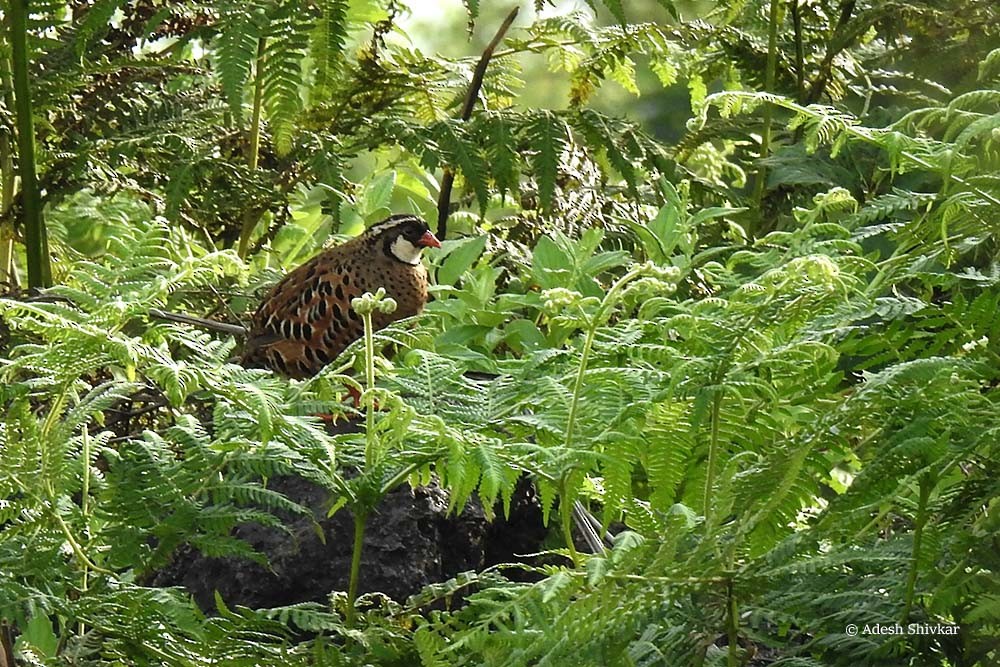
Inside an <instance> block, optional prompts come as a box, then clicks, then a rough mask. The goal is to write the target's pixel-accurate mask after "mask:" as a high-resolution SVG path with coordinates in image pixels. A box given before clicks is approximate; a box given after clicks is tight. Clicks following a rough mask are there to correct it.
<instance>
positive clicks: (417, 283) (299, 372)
mask: <svg viewBox="0 0 1000 667" xmlns="http://www.w3.org/2000/svg"><path fill="white" fill-rule="evenodd" d="M426 247H433V248H439V247H441V243H440V242H439V241H438V240H437V237H435V236H434V234H432V233H431V231H430V229H428V227H427V224H426V223H425V222H424V221H423V220H421V219H420V218H418V217H416V216H413V215H394V216H392V217H390V218H387V219H386V220H383V221H382V222H380V223H378V224H376V225H373V226H372V227H371V228H369V229H368V230H367V231H365V232H364V233H363V234H361V236H358V237H357V238H355V239H352V240H350V241H348V242H347V243H344V244H342V245H339V246H336V247H334V248H330V249H329V250H326V251H324V252H321V253H320V254H318V255H316V257H314V258H312V259H311V260H309V261H308V262H306V263H305V264H303V265H302V266H300V267H299V268H297V269H295V270H294V271H292V272H291V273H289V274H288V275H287V276H285V278H284V279H283V280H281V282H279V283H278V284H277V285H275V286H274V288H273V289H272V290H271V291H270V293H269V294H268V295H267V297H265V298H264V301H263V302H262V303H261V304H260V307H259V308H258V309H257V312H256V314H254V317H253V323H252V324H251V327H250V331H249V334H248V336H247V341H246V346H245V347H244V352H243V363H244V365H246V366H258V367H261V366H262V367H266V368H270V369H272V370H274V371H277V372H279V373H283V374H285V375H288V376H290V377H293V378H305V377H310V376H312V375H315V374H316V373H318V372H319V371H320V370H321V369H322V368H323V367H324V366H325V365H326V364H328V363H330V362H331V361H333V360H334V359H335V358H336V357H337V355H339V354H340V353H341V352H343V351H344V348H346V347H347V346H348V345H350V344H351V343H352V342H354V341H355V340H357V339H358V338H361V336H362V335H363V334H364V325H363V323H362V320H361V317H360V316H359V315H358V314H357V313H356V312H354V310H353V309H352V308H351V299H353V298H355V297H358V296H361V295H362V294H364V293H365V292H375V291H376V290H377V289H378V288H379V287H384V288H385V291H386V294H387V295H388V296H390V297H392V298H393V299H395V300H396V302H397V303H398V308H397V309H396V311H395V312H394V313H391V314H385V313H381V312H377V311H376V312H375V313H373V314H372V324H373V325H374V327H375V329H376V330H377V329H381V328H383V327H385V326H387V325H388V324H390V323H391V322H394V321H396V320H399V319H402V318H404V317H411V316H413V315H416V314H417V313H419V312H420V311H421V310H423V307H424V304H425V303H426V302H427V269H425V268H424V266H423V264H421V263H420V255H421V252H422V251H423V249H424V248H426Z"/></svg>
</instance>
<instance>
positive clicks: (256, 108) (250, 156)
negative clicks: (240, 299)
mask: <svg viewBox="0 0 1000 667" xmlns="http://www.w3.org/2000/svg"><path fill="white" fill-rule="evenodd" d="M266 43H267V40H266V39H264V38H263V37H261V38H259V39H258V40H257V60H256V61H255V65H254V85H253V115H252V116H251V118H250V138H249V141H248V146H247V166H249V167H250V171H257V165H258V164H259V162H260V117H261V107H262V106H263V102H264V77H263V76H262V75H261V71H262V70H263V64H264V47H265V45H266ZM260 218H261V215H260V213H258V211H257V209H256V207H251V208H250V209H248V210H247V211H246V213H244V216H243V226H242V227H241V228H240V240H239V244H238V245H237V248H236V254H237V255H239V256H240V258H241V259H242V258H244V257H246V256H247V250H249V248H250V236H251V235H252V234H253V230H254V229H256V227H257V223H258V222H260Z"/></svg>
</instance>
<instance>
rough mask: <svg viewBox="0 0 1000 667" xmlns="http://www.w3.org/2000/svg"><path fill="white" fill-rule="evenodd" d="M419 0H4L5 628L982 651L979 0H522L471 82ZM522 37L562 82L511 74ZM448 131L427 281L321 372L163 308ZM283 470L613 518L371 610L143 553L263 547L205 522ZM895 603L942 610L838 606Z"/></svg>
mask: <svg viewBox="0 0 1000 667" xmlns="http://www.w3.org/2000/svg"><path fill="white" fill-rule="evenodd" d="M403 4H404V3H399V2H395V1H393V0H367V1H366V0H352V1H350V2H348V1H345V0H321V1H319V2H306V1H305V0H253V1H251V2H245V3H236V2H219V3H160V2H153V1H147V0H136V1H135V2H125V1H124V0H97V1H96V2H93V3H90V2H72V1H71V2H63V1H62V0H47V1H46V2H32V3H31V9H32V14H31V20H32V24H31V25H29V28H28V35H27V36H28V44H29V47H30V49H32V50H33V54H34V59H33V61H32V63H33V64H32V67H33V68H34V69H33V70H32V74H33V76H32V84H33V94H34V96H35V99H34V102H35V114H36V125H37V128H36V130H37V133H38V138H37V139H38V141H37V143H38V147H37V151H38V155H37V162H38V170H39V173H38V176H39V180H40V183H41V185H42V187H43V189H44V192H45V196H46V202H45V203H46V208H45V219H46V224H47V227H48V232H49V236H50V244H51V248H52V260H53V271H52V273H53V278H54V281H55V283H56V286H55V287H52V288H51V289H49V290H46V291H45V292H44V293H43V294H42V295H41V296H40V297H39V296H30V295H28V294H26V293H24V292H20V291H18V290H16V289H14V288H15V287H16V282H17V279H18V272H19V271H23V269H22V267H24V266H25V261H30V253H25V249H24V246H23V244H21V243H20V242H15V241H19V240H20V234H21V230H20V229H19V228H17V227H16V226H15V224H14V221H15V220H17V219H19V215H21V213H22V211H23V210H24V202H23V201H22V199H21V197H20V193H19V192H18V191H17V189H16V187H15V178H14V164H15V160H16V158H17V155H16V151H15V143H14V142H12V141H9V137H10V136H12V132H13V130H14V116H13V105H12V103H11V102H12V89H11V88H10V87H8V84H7V72H8V71H9V67H7V64H8V63H9V62H10V57H9V56H10V51H9V44H10V42H11V35H10V29H9V28H8V30H7V32H6V33H5V36H4V41H3V42H2V43H0V47H2V48H0V59H2V60H3V67H0V73H2V74H3V86H4V87H3V96H2V97H0V179H2V183H0V185H2V188H0V194H2V195H3V201H2V202H0V224H2V225H3V239H2V241H3V243H2V247H0V250H2V252H0V260H2V261H0V274H2V276H3V277H5V278H6V279H7V280H8V283H9V284H10V286H11V288H12V289H11V290H9V294H8V295H7V296H6V297H4V298H2V299H0V316H2V318H3V322H4V323H5V329H4V332H3V334H4V335H3V341H2V343H3V346H2V349H0V353H2V366H0V397H2V400H3V405H4V409H5V416H4V420H3V422H2V423H0V530H2V532H0V573H2V575H3V576H2V577H0V617H2V619H3V621H4V625H3V626H2V627H0V643H2V646H3V649H4V650H6V649H11V650H12V651H13V655H14V659H15V664H32V665H34V664H38V665H63V664H78V665H117V664H139V665H146V664H149V665H193V664H208V663H212V662H215V663H218V664H226V665H229V664H232V665H240V664H247V665H254V664H264V665H270V664H281V665H313V664H315V665H327V664H379V665H383V664H384V665H415V664H422V665H427V666H432V665H457V664H461V665H466V664H467V665H479V664H488V665H494V664H495V665H703V664H704V665H708V664H719V665H721V664H726V665H745V664H775V665H786V666H793V665H794V666H797V667H798V666H802V667H805V666H812V665H849V664H872V665H974V664H984V665H989V664H996V662H997V661H1000V653H998V651H1000V649H998V648H997V646H998V638H1000V577H998V574H997V573H998V570H1000V538H998V535H1000V517H998V511H1000V501H998V495H1000V494H998V492H1000V451H998V444H997V442H998V437H997V436H998V434H1000V409H998V400H1000V390H998V387H1000V356H998V353H1000V318H998V317H997V312H998V310H1000V263H998V260H997V257H998V251H1000V244H998V238H997V233H998V229H1000V180H998V178H997V176H996V174H997V172H998V170H1000V48H998V47H1000V9H998V8H997V7H996V6H995V3H993V2H986V1H984V0H972V1H970V2H962V3H958V2H955V3H947V2H933V1H931V0H927V1H926V2H907V3H899V2H895V1H894V0H864V1H861V0H859V1H857V2H855V1H854V0H845V1H843V2H828V1H826V0H819V1H817V2H797V1H793V2H791V3H787V2H786V3H779V2H776V1H772V2H763V1H749V2H738V3H732V4H725V5H719V6H718V7H716V6H715V5H714V4H713V3H702V4H699V5H694V4H690V5H689V4H686V3H680V2H678V3H673V2H668V1H661V2H658V3H656V5H657V6H656V10H657V11H662V14H663V16H665V17H671V18H670V23H638V22H630V21H635V20H636V18H637V17H636V16H634V15H633V12H632V10H631V9H630V6H629V5H630V4H631V3H623V2H611V1H610V0H606V1H605V2H604V3H603V5H601V6H600V7H597V6H596V5H597V3H591V4H592V5H594V6H595V9H599V10H600V13H599V14H598V15H599V16H604V14H603V12H608V15H607V17H606V18H608V21H607V24H608V25H605V26H601V25H600V21H596V20H594V19H593V17H592V16H591V15H588V14H569V15H566V14H560V13H558V12H555V11H553V10H552V9H551V8H549V11H548V13H547V14H541V15H539V16H540V17H536V18H535V19H534V20H531V21H528V20H522V21H521V27H515V28H514V29H513V30H512V31H511V32H510V34H509V35H508V36H507V38H506V40H505V42H504V45H503V47H502V48H501V49H500V50H499V51H498V52H497V54H496V57H495V59H494V61H493V63H492V64H491V67H490V70H489V72H488V74H487V77H486V83H485V86H484V87H483V91H482V95H481V97H482V100H481V101H482V105H481V107H480V108H479V109H478V110H477V112H476V113H475V114H474V115H473V117H472V118H471V120H470V121H468V122H461V121H459V120H456V119H455V117H456V115H457V108H458V107H459V106H460V105H461V103H462V100H463V97H464V95H465V92H466V86H467V84H468V80H469V77H470V75H471V71H472V67H473V66H474V64H475V60H476V59H475V58H469V59H447V58H443V57H434V56H428V55H426V54H424V53H421V52H419V51H418V50H416V49H414V48H411V47H410V46H407V45H406V44H405V40H404V39H403V37H402V36H400V35H399V34H398V32H397V27H398V26H397V23H398V22H399V21H400V20H401V13H402V10H403V9H404V7H403ZM483 4H485V3H483ZM537 4H538V5H539V7H538V9H545V5H546V4H547V3H545V2H538V3H537ZM466 6H467V8H468V11H469V17H470V20H473V21H475V20H476V19H477V18H478V16H479V11H480V3H479V2H467V3H466ZM663 8H666V10H669V11H666V10H664V9H663ZM524 9H525V10H527V9H529V8H528V7H525V8H524ZM5 18H6V17H5ZM535 57H544V58H545V59H546V62H547V63H548V66H549V67H550V68H551V69H552V70H553V71H554V72H557V73H559V74H560V75H565V76H566V77H567V78H568V80H569V84H570V87H569V90H570V93H569V97H568V99H567V100H566V101H565V104H561V105H560V104H553V105H552V108H547V109H542V108H528V107H525V106H524V105H521V104H519V103H518V100H519V97H520V93H521V91H522V90H523V88H524V86H525V83H524V81H522V80H521V75H520V71H521V67H522V65H523V63H524V62H525V60H524V59H525V58H535ZM608 81H611V82H614V85H619V86H622V87H623V88H624V89H625V90H627V91H629V92H630V93H634V94H636V95H639V93H640V90H642V91H643V94H642V95H640V96H639V98H638V99H639V101H640V102H642V101H645V100H654V101H656V102H657V103H661V104H663V105H668V104H670V101H671V100H675V99H677V98H678V97H679V96H681V95H683V96H684V98H685V104H689V105H690V110H691V113H690V116H689V120H688V122H687V125H686V128H685V131H684V133H683V136H682V137H681V138H680V139H679V140H678V141H676V142H667V141H664V140H660V139H657V138H655V137H654V136H653V134H652V133H651V132H649V131H646V130H644V129H643V128H642V127H640V126H639V125H638V124H637V123H634V122H631V121H628V120H625V119H623V118H621V117H618V116H615V115H611V114H607V113H604V112H601V111H598V108H599V105H598V104H597V102H599V95H600V92H601V88H602V86H605V85H611V84H607V83H606V82H608ZM529 83H530V82H529ZM640 85H641V87H640ZM650 89H653V90H650ZM654 125H655V123H654ZM445 168H447V169H450V170H453V171H455V172H456V173H457V174H458V175H459V179H458V185H459V187H458V188H457V189H456V198H455V201H453V202H452V209H453V212H452V216H451V224H450V226H449V229H450V230H451V231H450V237H451V238H449V239H448V240H446V241H445V243H444V247H443V248H442V249H441V250H440V251H432V252H430V253H428V257H427V262H428V264H429V265H430V267H431V273H432V276H433V282H434V287H433V294H434V301H433V302H432V303H430V304H429V305H428V307H427V310H426V312H425V313H424V314H423V315H422V316H420V317H419V318H416V319H415V321H410V322H402V323H400V324H398V325H397V326H394V327H392V328H390V329H387V330H383V331H381V332H378V333H377V334H375V340H374V341H361V342H359V343H358V344H356V345H355V346H353V347H352V348H351V349H350V350H348V352H347V353H345V355H343V357H342V358H341V359H340V360H338V361H337V362H335V363H334V364H332V365H331V366H330V367H329V369H328V370H327V371H326V372H325V373H323V374H322V375H320V376H319V377H316V378H313V379H311V380H309V381H305V382H298V381H292V380H287V379H283V378H281V377H277V376H275V375H273V374H272V373H270V372H268V371H262V370H248V369H244V368H241V367H240V366H238V365H235V364H233V363H231V361H230V358H231V357H232V355H233V352H234V349H235V346H236V342H235V341H234V340H233V338H232V337H226V336H219V335H215V334H209V333H206V332H204V331H200V330H198V329H196V328H192V327H190V326H186V325H183V326H182V325H177V324H165V323H163V322H159V321H157V320H155V319H153V318H150V317H149V315H148V314H149V311H150V309H151V308H161V309H172V310H179V311H185V312H191V313H199V314H208V315H212V316H214V317H220V318H227V317H228V318H229V319H231V320H233V321H238V320H239V319H240V318H243V319H244V321H245V318H246V316H247V314H248V312H250V311H252V309H253V308H254V306H255V304H256V301H257V299H258V298H259V295H260V293H261V291H262V289H264V288H265V287H266V286H267V285H269V284H271V283H273V281H274V280H275V279H277V277H278V276H279V275H280V274H281V272H282V271H284V270H287V269H288V268H289V267H291V266H294V265H296V264H298V263H301V262H302V261H304V260H305V259H306V258H307V257H308V256H309V255H310V254H311V253H313V252H314V251H315V250H316V249H317V248H319V247H320V246H321V245H322V244H323V243H325V242H327V241H328V240H329V238H330V237H331V236H340V235H351V234H356V233H357V232H358V231H360V230H361V229H362V228H363V225H364V224H370V223H372V222H374V221H377V220H379V219H380V218H382V217H384V216H385V215H386V214H388V213H389V212H403V211H415V212H418V213H421V214H422V215H424V216H425V217H426V218H427V219H428V220H432V219H433V218H434V217H435V214H436V212H435V200H436V195H437V187H438V180H437V179H438V177H439V176H440V174H441V173H442V170H443V169H445ZM366 343H367V344H366ZM378 343H383V344H384V345H383V346H382V347H386V348H387V349H391V350H393V352H394V356H393V357H392V358H393V361H392V362H391V363H390V362H389V361H387V360H385V359H383V358H382V357H381V356H379V355H377V354H376V353H373V352H372V350H373V349H375V350H377V349H379V348H380V346H379V345H378ZM352 368H354V369H356V370H359V371H362V372H361V374H360V375H354V376H348V375H346V374H345V373H347V371H349V370H350V369H352ZM469 371H476V373H474V374H469ZM359 377H361V378H364V380H363V381H359V380H358V379H357V378H359ZM372 378H374V382H372V381H371V380H372ZM359 382H360V385H361V388H362V389H364V390H365V405H366V408H364V409H363V412H364V413H365V417H366V421H367V423H366V428H365V429H363V430H362V432H361V433H359V434H348V435H336V436H331V435H328V434H327V431H326V429H325V428H324V425H323V423H322V422H321V421H320V420H319V419H317V418H316V417H313V416H311V415H314V414H317V413H331V414H335V413H341V412H344V411H348V410H349V408H347V407H346V406H345V405H344V403H343V402H342V400H341V399H342V395H343V393H344V389H343V387H344V384H345V383H347V384H352V383H353V384H355V385H357V384H359ZM372 397H375V398H377V402H378V406H379V408H378V410H375V409H374V407H373V402H372V401H370V400H368V399H369V398H372ZM136 407H138V408H139V410H135V409H134V408H136ZM124 413H129V414H131V415H132V418H130V419H126V418H124V417H123V414H124ZM140 413H141V414H140ZM280 474H296V475H300V476H303V477H305V478H307V479H309V480H312V481H313V482H315V483H317V484H319V485H321V486H323V487H324V488H326V489H328V490H329V493H330V497H331V504H332V505H334V506H336V507H341V506H348V507H350V508H351V509H352V510H353V511H354V513H355V516H361V517H365V516H366V515H367V513H368V512H370V510H371V509H372V508H373V507H374V506H375V504H376V503H377V501H378V499H379V498H380V497H382V496H384V495H385V494H386V493H387V492H388V491H390V490H392V489H393V488H395V487H397V486H399V485H401V484H406V483H412V484H417V483H420V482H427V481H429V480H430V479H431V478H432V476H434V477H436V478H437V480H438V481H439V483H440V484H441V485H442V486H443V487H444V488H446V489H447V490H448V492H449V494H450V498H451V502H452V506H453V508H454V509H456V510H457V509H459V508H461V507H462V506H463V505H465V504H466V503H467V502H473V501H474V500H473V498H474V497H476V498H477V499H478V502H481V503H482V504H483V506H484V507H485V509H486V510H487V512H490V511H491V510H492V509H493V508H495V511H500V512H502V511H504V508H505V507H506V505H507V503H509V501H510V497H511V493H512V491H513V489H514V486H515V484H516V482H517V480H518V479H519V478H520V477H521V476H522V475H528V476H529V477H530V479H531V480H532V481H533V483H534V485H535V486H536V488H537V489H538V491H539V494H540V497H541V499H542V502H543V510H544V512H545V515H546V518H547V519H550V520H551V524H552V527H553V532H555V533H559V534H561V535H567V534H569V532H570V530H571V528H570V526H571V519H570V510H571V509H572V507H573V504H574V501H580V502H582V503H584V504H585V505H587V506H589V507H590V508H591V510H592V511H593V512H594V513H595V514H597V515H598V516H599V518H601V519H602V520H603V523H604V526H605V527H608V526H611V525H615V526H616V532H617V537H616V539H615V545H614V547H613V548H612V549H609V550H608V551H607V552H606V553H603V554H587V553H578V552H577V550H576V549H575V548H573V546H572V540H569V542H568V544H567V548H566V549H560V550H557V551H556V554H557V555H561V556H564V558H558V559H555V560H552V561H549V562H553V563H554V562H559V563H563V564H562V565H551V564H550V565H547V566H544V567H538V568H528V567H526V566H521V567H522V569H529V570H532V571H531V572H530V574H531V575H533V576H530V577H527V581H525V577H523V576H516V577H514V576H509V575H510V574H511V572H510V569H509V568H504V567H499V568H493V569H490V570H488V571H485V572H479V573H474V572H470V573H467V574H465V575H463V576H461V577H459V578H458V579H456V580H453V581H449V582H442V583H441V584H437V585H435V586H432V587H430V588H428V589H427V590H425V591H424V592H423V593H421V594H419V595H417V596H415V597H414V598H412V599H410V600H409V601H407V602H405V603H397V602H391V601H388V600H386V599H384V598H380V597H378V596H370V597H367V598H362V600H361V601H360V603H358V605H357V610H356V609H355V600H354V595H353V594H347V592H345V593H336V594H334V595H333V596H332V597H331V599H330V603H329V605H319V604H302V605H297V606H291V607H284V608H277V609H262V610H249V609H243V608H230V607H228V606H227V605H226V602H225V601H224V600H222V599H220V600H219V601H218V609H217V610H216V613H215V614H214V615H212V616H207V617H206V616H205V615H203V613H202V612H200V611H199V610H198V609H197V608H196V607H195V606H194V604H193V603H192V602H191V601H190V600H189V599H188V598H187V596H186V595H185V594H184V592H183V591H180V590H176V589H162V588H155V587H150V586H148V585H146V582H148V580H149V579H148V577H149V575H150V573H152V572H154V571H156V569H157V568H160V567H163V566H164V565H165V564H166V563H168V562H169V561H170V558H171V556H172V555H173V554H174V552H175V550H176V549H177V548H178V547H179V546H180V545H183V544H189V545H191V546H193V547H194V548H196V549H198V550H200V551H202V552H203V553H206V554H210V555H238V556H243V557H247V558H258V559H259V558H261V556H260V554H256V553H254V552H253V551H252V550H251V549H250V548H249V547H248V546H247V545H246V544H245V543H243V542H241V541H240V540H238V539H236V538H235V537H233V535H232V529H233V528H234V526H236V525H238V524H240V523H243V522H261V523H264V524H266V525H280V521H279V519H278V518H277V517H276V516H275V514H273V512H279V511H280V512H284V513H291V514H301V513H306V512H307V510H306V509H305V508H303V507H300V506H299V505H297V504H296V503H294V502H292V501H290V500H288V499H287V498H285V497H284V496H282V495H281V494H279V493H277V492H275V491H273V490H271V489H269V488H268V485H267V480H268V478H270V477H273V476H275V475H280ZM550 515H551V516H550ZM623 527H624V528H623ZM361 567H364V563H363V559H362V561H361ZM519 574H522V573H519ZM456 593H461V594H462V595H464V596H465V597H464V600H463V603H462V604H454V605H450V604H447V601H449V600H452V598H453V596H454V595H455V594H456ZM896 623H898V624H900V625H901V626H903V627H905V626H907V625H908V624H910V623H919V624H923V623H927V624H937V623H939V624H945V625H948V626H958V628H959V632H958V633H957V634H954V635H952V634H917V633H907V634H883V635H879V634H872V633H865V632H863V631H862V632H861V633H859V634H852V633H851V632H850V630H849V625H850V624H855V625H857V626H861V627H862V628H863V627H864V626H865V625H873V624H882V625H885V626H892V625H893V624H896ZM4 660H6V657H5V655H4V654H3V652H2V651H0V664H3V661H4Z"/></svg>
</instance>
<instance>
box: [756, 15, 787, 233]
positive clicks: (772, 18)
mask: <svg viewBox="0 0 1000 667" xmlns="http://www.w3.org/2000/svg"><path fill="white" fill-rule="evenodd" d="M779 7H780V4H779V0H771V11H770V13H769V16H768V26H767V66H766V69H765V70H764V90H765V91H766V92H769V93H771V92H774V78H775V70H776V69H777V64H778V9H779ZM773 114H774V109H773V107H772V106H771V105H770V104H767V105H765V106H764V129H763V130H762V131H761V135H760V160H762V161H763V160H764V159H765V158H767V156H768V155H769V154H770V152H771V124H772V122H773ZM766 181H767V168H766V167H765V166H764V165H763V164H760V165H758V166H757V178H756V180H755V182H754V193H753V201H754V210H755V211H756V212H757V218H758V219H760V207H761V202H762V201H763V199H764V185H765V183H766Z"/></svg>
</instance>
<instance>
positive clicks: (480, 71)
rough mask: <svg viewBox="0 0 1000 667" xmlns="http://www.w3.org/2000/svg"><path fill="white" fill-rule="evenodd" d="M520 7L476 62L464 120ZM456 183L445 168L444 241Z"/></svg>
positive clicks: (441, 213)
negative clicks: (491, 60) (452, 191)
mask: <svg viewBox="0 0 1000 667" xmlns="http://www.w3.org/2000/svg"><path fill="white" fill-rule="evenodd" d="M517 12H518V7H515V8H514V9H512V10H511V11H510V14H508V15H507V18H506V19H504V21H503V23H501V24H500V27H499V28H498V29H497V32H496V34H495V35H493V39H492V40H490V43H489V44H487V45H486V49H485V50H484V51H483V55H482V56H480V57H479V62H478V63H476V69H475V70H474V71H473V72H472V81H470V82H469V91H468V92H467V93H466V95H465V104H463V105H462V115H461V119H462V121H463V122H464V121H467V120H469V118H471V117H472V111H473V109H475V108H476V100H477V99H479V91H480V90H481V89H482V87H483V77H485V76H486V68H487V67H488V66H489V64H490V59H491V58H492V57H493V51H495V50H496V48H497V46H498V45H499V44H500V41H501V40H502V39H503V36H504V35H505V34H507V31H508V30H509V29H510V26H511V24H512V23H513V22H514V19H515V18H517ZM454 184H455V171H454V169H451V168H447V167H446V168H445V170H444V176H443V177H442V179H441V192H440V194H439V195H438V206H437V209H438V219H437V237H438V238H439V239H441V240H442V241H443V240H444V239H445V236H446V235H447V232H448V213H449V211H448V208H449V206H448V204H449V202H451V188H452V186H453V185H454Z"/></svg>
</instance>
